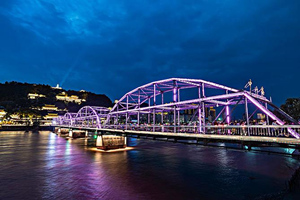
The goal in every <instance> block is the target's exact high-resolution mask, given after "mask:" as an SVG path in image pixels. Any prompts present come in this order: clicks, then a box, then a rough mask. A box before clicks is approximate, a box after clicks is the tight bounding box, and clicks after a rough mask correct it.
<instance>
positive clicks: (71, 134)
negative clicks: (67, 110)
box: [69, 129, 73, 138]
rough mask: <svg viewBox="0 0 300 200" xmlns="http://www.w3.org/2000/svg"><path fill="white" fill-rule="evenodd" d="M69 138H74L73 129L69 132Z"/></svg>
mask: <svg viewBox="0 0 300 200" xmlns="http://www.w3.org/2000/svg"><path fill="white" fill-rule="evenodd" d="M69 137H70V138H73V130H72V129H70V130H69Z"/></svg>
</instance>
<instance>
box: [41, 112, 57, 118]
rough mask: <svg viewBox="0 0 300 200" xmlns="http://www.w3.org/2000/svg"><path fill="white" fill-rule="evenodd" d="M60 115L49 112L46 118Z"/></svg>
mask: <svg viewBox="0 0 300 200" xmlns="http://www.w3.org/2000/svg"><path fill="white" fill-rule="evenodd" d="M56 117H58V114H57V113H48V114H47V115H45V116H44V119H53V118H56Z"/></svg>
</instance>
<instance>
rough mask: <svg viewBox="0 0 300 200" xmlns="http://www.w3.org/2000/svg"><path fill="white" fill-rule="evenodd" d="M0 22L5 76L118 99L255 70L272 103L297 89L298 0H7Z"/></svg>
mask: <svg viewBox="0 0 300 200" xmlns="http://www.w3.org/2000/svg"><path fill="white" fill-rule="evenodd" d="M0 24H1V32H0V41H1V45H0V51H1V54H0V67H1V76H0V81H1V82H4V81H11V80H17V81H25V82H34V83H45V84H50V85H56V84H57V83H62V84H63V87H64V88H66V89H85V90H90V91H93V92H96V93H105V94H107V95H108V96H109V97H110V98H111V99H118V98H120V97H121V96H122V95H123V94H125V93H126V92H127V91H129V90H131V89H134V88H136V87H138V86H140V85H142V84H146V83H148V82H150V81H155V80H159V79H164V78H170V77H190V78H200V79H205V80H209V81H214V82H217V83H220V84H224V85H228V86H231V87H235V88H240V89H241V88H243V86H244V85H245V83H246V82H247V81H248V80H249V79H250V78H251V79H252V80H253V82H254V85H258V86H262V85H263V86H264V87H265V88H266V94H267V96H270V95H271V96H272V97H273V99H275V103H276V102H277V103H279V104H280V103H283V101H284V100H285V99H286V98H288V97H292V96H294V97H299V96H300V92H299V89H298V85H299V74H300V67H299V63H300V50H299V47H300V37H299V35H300V1H298V0H290V1H285V0H276V1H271V0H265V1H250V0H248V1H247V0H246V1H234V0H203V1H199V0H197V1H196V0H177V1H171V0H160V1H158V0H151V1H150V0H149V1H145V0H139V1H137V0H127V1H121V0H98V1H97V0H90V1H83V0H64V1H59V0H47V1H43V0H26V1H24V0H1V2H0ZM282 90H284V92H282Z"/></svg>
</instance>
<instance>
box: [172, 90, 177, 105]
mask: <svg viewBox="0 0 300 200" xmlns="http://www.w3.org/2000/svg"><path fill="white" fill-rule="evenodd" d="M176 99H177V93H176V88H174V89H173V101H174V102H176Z"/></svg>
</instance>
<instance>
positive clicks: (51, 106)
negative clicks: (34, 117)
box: [42, 104, 57, 111]
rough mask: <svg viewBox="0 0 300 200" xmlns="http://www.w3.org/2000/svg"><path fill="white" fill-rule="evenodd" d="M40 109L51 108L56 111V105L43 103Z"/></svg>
mask: <svg viewBox="0 0 300 200" xmlns="http://www.w3.org/2000/svg"><path fill="white" fill-rule="evenodd" d="M42 110H53V111H57V107H56V106H55V105H49V104H45V105H44V106H43V107H42Z"/></svg>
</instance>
